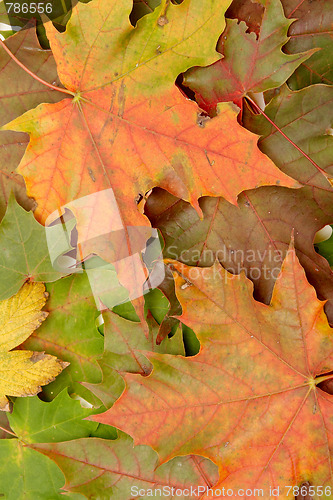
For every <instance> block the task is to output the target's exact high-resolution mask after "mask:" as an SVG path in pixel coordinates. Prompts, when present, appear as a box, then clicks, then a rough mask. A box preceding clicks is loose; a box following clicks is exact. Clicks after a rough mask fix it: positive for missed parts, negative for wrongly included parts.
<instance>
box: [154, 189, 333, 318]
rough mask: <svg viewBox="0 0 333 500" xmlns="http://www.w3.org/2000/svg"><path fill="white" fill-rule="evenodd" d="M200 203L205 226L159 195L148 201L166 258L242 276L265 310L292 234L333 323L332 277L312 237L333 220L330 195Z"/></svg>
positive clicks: (252, 196)
mask: <svg viewBox="0 0 333 500" xmlns="http://www.w3.org/2000/svg"><path fill="white" fill-rule="evenodd" d="M199 203H200V208H201V210H202V212H203V215H204V218H203V220H200V218H199V217H198V215H197V213H196V212H195V210H194V209H193V208H192V207H191V206H190V205H189V204H188V203H186V202H184V201H182V200H179V199H177V198H175V197H173V196H171V195H170V194H169V193H166V192H163V191H162V190H156V191H155V192H153V193H152V195H151V196H150V197H149V199H148V201H147V205H146V214H147V216H148V217H149V219H150V221H151V222H152V224H153V226H154V227H157V228H158V229H159V230H160V231H161V232H162V234H163V237H164V240H165V251H164V256H165V257H167V258H172V259H177V260H179V261H181V262H183V263H184V264H187V265H191V266H195V265H197V266H211V265H212V264H213V262H214V260H215V258H216V259H218V260H219V262H220V263H221V264H222V265H223V266H224V267H225V268H226V269H227V270H228V271H229V272H232V273H234V274H238V273H240V272H241V271H242V270H243V271H245V273H246V275H247V276H248V278H250V279H251V280H252V281H253V283H254V287H255V297H256V298H257V299H258V300H261V301H262V302H264V303H266V304H268V303H269V302H270V299H271V294H272V290H273V286H274V283H275V280H276V277H277V275H278V273H279V270H280V267H281V264H282V261H283V258H284V257H285V254H286V251H287V249H288V245H289V241H290V234H291V232H292V230H293V229H294V231H295V248H296V251H297V255H298V257H299V259H300V262H301V264H302V266H303V267H304V269H305V271H306V274H307V278H308V280H309V281H310V283H311V284H312V285H313V286H315V287H316V291H317V293H318V295H319V297H320V298H321V299H326V300H328V302H327V304H326V305H325V311H326V313H327V314H328V317H329V319H330V321H331V322H333V309H332V299H333V274H332V271H331V269H330V267H329V265H328V263H327V262H326V261H325V260H324V259H323V258H322V257H321V256H320V255H319V254H318V253H316V252H315V249H314V247H313V240H314V236H315V233H316V232H317V231H318V230H320V229H321V228H322V227H323V226H325V224H329V223H330V222H331V221H332V220H333V194H331V195H329V193H326V195H325V197H324V196H319V194H318V193H315V194H314V193H313V191H312V190H311V189H310V188H308V187H306V188H302V189H300V190H288V189H284V188H280V187H265V188H260V189H256V190H251V191H247V192H245V193H242V194H241V195H240V196H239V198H238V207H235V206H233V205H231V204H230V203H228V202H227V201H226V200H224V199H223V198H208V197H206V198H201V199H200V200H199ZM171 302H172V303H173V302H174V301H172V299H171ZM173 314H175V313H173ZM176 314H177V313H176ZM178 314H179V313H178Z"/></svg>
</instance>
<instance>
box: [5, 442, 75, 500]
mask: <svg viewBox="0 0 333 500" xmlns="http://www.w3.org/2000/svg"><path fill="white" fill-rule="evenodd" d="M0 464H1V465H0V476H1V481H0V493H1V494H2V496H4V498H6V500H17V499H18V498H20V499H21V498H24V499H25V500H35V499H37V498H40V499H42V498H50V499H51V498H52V500H53V499H54V500H61V499H63V498H64V497H63V495H62V494H61V490H60V488H61V486H62V485H63V484H64V482H65V478H64V475H63V473H62V472H61V470H60V469H59V467H57V465H56V464H55V463H54V462H53V461H52V460H50V459H49V458H48V457H45V456H43V455H41V453H38V452H37V451H35V450H32V449H30V448H27V447H26V446H24V444H23V443H22V442H21V441H19V440H18V439H2V440H1V441H0ZM75 500H78V499H75Z"/></svg>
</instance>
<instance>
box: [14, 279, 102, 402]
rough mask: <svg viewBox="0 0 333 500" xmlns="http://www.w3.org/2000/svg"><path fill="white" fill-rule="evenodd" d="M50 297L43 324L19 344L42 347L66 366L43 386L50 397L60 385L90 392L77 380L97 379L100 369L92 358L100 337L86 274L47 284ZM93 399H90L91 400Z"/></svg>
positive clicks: (83, 393) (99, 349)
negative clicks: (67, 364) (64, 362)
mask: <svg viewBox="0 0 333 500" xmlns="http://www.w3.org/2000/svg"><path fill="white" fill-rule="evenodd" d="M47 291H48V292H49V294H50V298H49V300H48V302H47V305H46V308H45V310H46V311H47V312H48V313H49V314H48V319H47V325H46V326H44V325H42V327H41V328H39V329H38V330H37V331H36V332H35V333H34V334H33V335H32V336H31V337H30V338H29V339H28V340H26V342H25V343H24V344H23V347H24V348H25V349H34V350H35V349H38V350H45V351H46V352H49V353H51V354H53V355H55V356H59V357H60V358H61V359H63V360H64V361H68V362H70V366H69V367H68V368H67V369H66V371H64V372H63V373H62V375H61V377H58V379H57V380H55V381H54V382H53V383H52V384H50V385H49V386H47V388H45V389H44V392H45V394H47V396H48V398H49V399H53V397H55V396H56V395H57V394H58V393H59V392H61V391H62V389H63V388H64V387H69V391H70V392H71V393H72V392H75V393H77V394H79V395H80V396H82V397H84V398H85V397H87V398H88V400H89V396H90V398H91V396H92V395H91V393H90V391H88V390H87V389H85V388H84V387H83V386H82V385H80V384H79V383H78V382H83V381H87V382H92V383H94V382H98V381H99V379H100V369H99V367H98V364H97V361H96V358H98V357H100V356H101V355H102V353H103V337H102V336H101V335H100V334H99V332H98V331H97V326H96V318H97V316H98V315H99V311H98V310H97V308H96V303H95V299H94V297H93V294H92V291H91V288H90V283H89V280H88V278H87V275H86V274H76V275H73V276H70V277H68V278H64V279H62V280H59V281H57V282H56V283H54V284H52V285H48V286H47ZM93 402H94V401H93Z"/></svg>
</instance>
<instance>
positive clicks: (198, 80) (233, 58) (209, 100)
mask: <svg viewBox="0 0 333 500" xmlns="http://www.w3.org/2000/svg"><path fill="white" fill-rule="evenodd" d="M257 3H258V4H259V5H262V6H263V7H264V12H263V15H262V19H261V26H260V31H259V34H258V35H257V36H256V34H255V33H253V32H250V33H249V32H248V26H247V25H246V24H245V22H244V21H241V22H239V21H238V19H227V25H226V29H225V30H224V32H223V34H222V36H221V38H220V40H219V43H218V45H217V50H218V51H219V52H221V53H222V54H223V55H224V57H223V59H221V60H220V61H218V62H216V63H215V64H213V65H212V66H210V67H209V68H193V69H190V70H189V71H188V72H187V73H186V74H185V76H184V84H185V85H186V86H188V87H190V89H191V90H193V91H194V92H195V94H196V100H197V102H198V103H199V104H200V106H201V107H202V108H203V109H205V110H206V111H208V112H210V113H214V110H215V109H216V105H217V103H218V102H221V101H237V102H238V101H240V99H241V98H242V97H244V96H245V95H246V94H247V93H248V92H252V93H257V92H263V91H264V90H268V89H272V88H275V87H279V86H280V85H282V83H284V82H285V81H286V79H287V78H288V77H289V76H290V75H291V74H292V73H293V72H294V70H295V68H297V67H298V66H299V65H300V64H301V63H302V62H303V61H305V60H306V59H308V57H309V54H308V53H297V54H293V55H286V54H284V53H283V52H282V50H281V47H282V46H283V45H284V44H285V43H286V42H287V41H288V38H287V31H288V27H289V25H290V23H291V21H288V20H287V19H286V18H285V17H284V15H283V9H282V5H281V3H280V2H279V1H276V0H261V1H258V2H257Z"/></svg>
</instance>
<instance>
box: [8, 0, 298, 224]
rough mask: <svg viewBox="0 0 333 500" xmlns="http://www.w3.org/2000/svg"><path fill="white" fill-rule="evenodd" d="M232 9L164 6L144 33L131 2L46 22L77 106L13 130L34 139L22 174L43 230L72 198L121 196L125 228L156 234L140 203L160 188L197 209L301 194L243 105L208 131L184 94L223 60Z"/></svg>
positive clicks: (26, 118) (191, 3)
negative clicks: (180, 80) (184, 77)
mask: <svg viewBox="0 0 333 500" xmlns="http://www.w3.org/2000/svg"><path fill="white" fill-rule="evenodd" d="M229 3H230V2H229V1H228V0H210V1H209V2H208V3H207V2H205V3H203V2H201V1H199V0H186V1H184V2H183V3H182V4H181V5H174V4H172V3H171V2H166V1H165V0H164V1H163V2H162V5H161V6H160V7H157V8H156V9H155V10H154V12H153V13H151V14H149V15H147V16H144V17H143V18H142V19H141V20H140V21H139V22H138V23H137V26H136V27H135V28H133V27H132V26H131V25H130V24H129V20H128V15H129V13H130V10H131V7H132V2H131V1H130V0H127V1H126V2H117V1H115V0H113V1H111V2H110V1H107V0H96V1H95V2H94V3H93V4H92V3H89V4H87V5H83V4H79V5H78V6H77V7H76V8H75V9H74V10H73V14H72V17H71V19H70V21H69V23H68V25H67V29H66V32H65V33H59V32H57V31H56V30H55V29H54V28H53V27H52V25H51V23H48V24H47V33H48V37H49V40H50V43H51V48H52V51H53V54H54V57H55V60H56V62H57V67H58V74H59V77H60V80H61V82H62V83H63V84H64V85H65V86H66V87H67V88H68V89H69V90H70V91H72V92H73V95H74V97H73V99H65V100H63V101H61V102H60V103H58V104H47V105H42V106H39V107H38V108H37V109H36V110H34V111H32V112H28V113H26V114H25V115H23V116H22V117H21V118H18V119H16V120H15V121H14V122H12V123H11V124H9V125H8V126H6V128H7V129H15V130H20V131H25V132H28V133H29V134H30V144H29V147H28V149H27V151H26V154H25V156H24V158H23V160H22V162H21V164H20V167H19V172H20V173H21V174H22V175H23V176H24V178H25V181H26V184H27V189H28V193H29V194H30V195H32V196H34V198H35V199H36V201H37V203H38V207H37V210H36V216H37V218H38V219H39V220H40V221H42V222H44V221H45V219H46V218H47V216H48V215H49V214H51V213H53V212H54V211H55V210H58V209H59V208H60V206H61V205H64V204H66V203H67V202H69V201H71V200H73V199H76V198H79V197H82V196H85V195H88V194H91V193H92V192H99V191H101V190H105V189H110V188H112V190H113V192H114V195H115V198H116V201H117V204H118V207H119V213H120V219H121V220H122V222H123V224H124V225H145V224H147V220H146V219H145V218H144V217H143V216H142V215H141V214H140V213H139V212H138V210H137V207H136V203H135V200H136V198H137V195H138V194H139V193H141V194H144V193H145V192H147V191H148V190H149V189H150V188H152V187H153V186H155V185H159V186H161V187H163V188H165V189H167V190H168V191H170V192H171V193H173V194H174V195H177V196H179V197H181V198H184V199H186V200H188V201H190V202H191V203H192V204H193V206H195V207H196V208H198V204H197V199H198V197H199V196H201V195H203V194H207V195H208V194H211V195H223V196H225V197H226V198H227V199H228V200H230V201H232V202H235V200H236V196H237V194H238V193H239V192H240V191H242V190H243V189H246V188H250V187H254V186H257V185H262V184H275V183H276V182H281V183H283V184H284V185H286V186H296V184H295V182H293V181H292V180H291V179H290V178H287V177H286V176H284V175H282V174H281V172H279V171H278V170H277V169H276V167H275V166H274V165H273V164H272V163H271V162H270V161H269V160H268V159H267V157H265V156H263V155H262V154H261V153H260V152H258V150H257V146H256V137H255V136H253V135H250V134H249V133H248V132H247V131H245V130H244V129H242V128H241V127H240V126H239V125H238V123H237V121H236V116H237V111H236V110H234V109H233V108H232V106H230V105H229V104H221V106H220V107H219V115H218V116H217V117H216V118H215V119H214V120H211V121H209V122H207V121H205V120H203V119H202V117H199V118H198V112H199V110H198V108H197V106H196V104H195V103H193V102H189V101H188V100H186V99H185V97H184V96H183V95H182V94H181V93H180V92H179V90H178V89H177V88H176V86H175V85H174V82H175V79H176V77H177V76H178V74H179V73H181V72H183V71H185V70H186V69H188V68H189V67H190V66H193V65H207V64H210V63H213V62H214V61H216V60H217V59H218V58H219V55H218V54H217V52H216V51H215V44H216V40H217V38H218V36H219V34H220V32H221V31H222V30H223V27H224V12H225V9H226V8H227V7H228V5H229ZM207 33H209V36H207ZM225 130H228V134H224V133H223V131H225ZM221 131H222V132H221ZM230 138H232V140H230ZM194 179H195V182H194ZM124 180H126V182H124ZM110 211H111V212H110ZM98 212H99V213H103V215H104V216H105V218H106V219H107V218H108V217H109V218H114V217H115V209H114V207H113V208H110V207H109V206H104V205H103V206H102V207H101V206H97V205H94V206H92V207H90V216H89V217H87V219H88V221H89V223H88V224H89V227H91V225H90V221H91V220H94V219H95V218H96V214H97V213H98ZM117 217H118V218H119V214H118V213H117ZM86 225H87V223H86ZM79 226H80V224H79ZM110 230H111V229H110ZM80 231H81V232H82V225H81V227H79V233H80Z"/></svg>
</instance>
